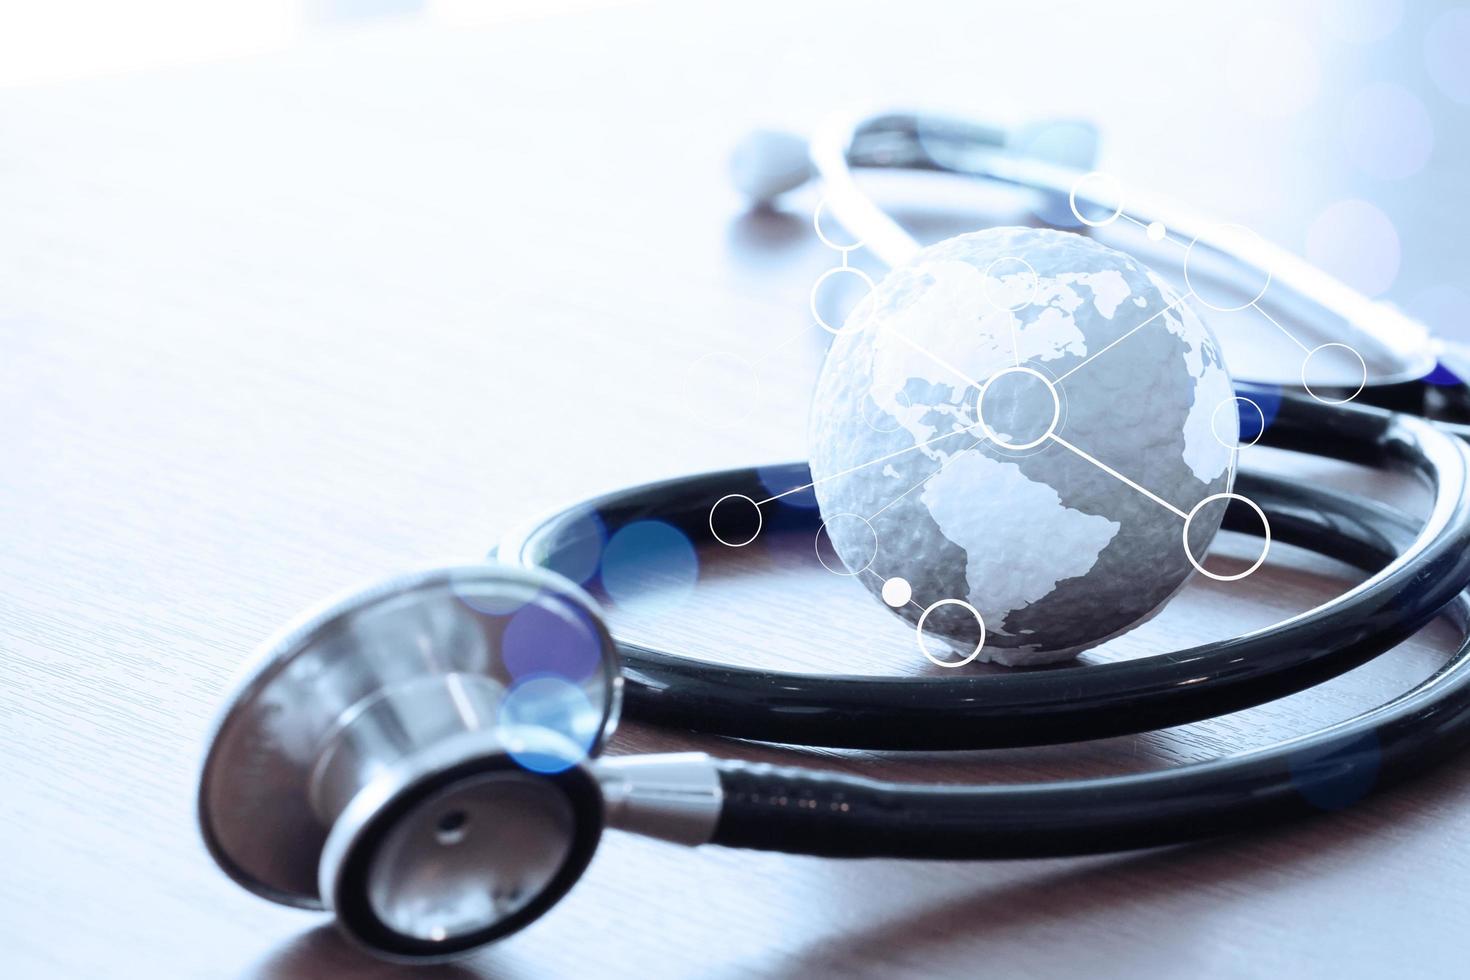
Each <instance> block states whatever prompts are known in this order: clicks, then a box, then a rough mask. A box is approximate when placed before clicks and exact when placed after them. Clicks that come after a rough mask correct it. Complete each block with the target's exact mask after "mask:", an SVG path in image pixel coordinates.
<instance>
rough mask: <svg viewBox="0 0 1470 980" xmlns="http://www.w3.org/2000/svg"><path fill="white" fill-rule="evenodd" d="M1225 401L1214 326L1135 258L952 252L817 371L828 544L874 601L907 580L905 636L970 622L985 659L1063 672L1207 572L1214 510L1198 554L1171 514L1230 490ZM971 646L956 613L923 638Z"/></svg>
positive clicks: (818, 453)
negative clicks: (1199, 563) (1203, 565)
mask: <svg viewBox="0 0 1470 980" xmlns="http://www.w3.org/2000/svg"><path fill="white" fill-rule="evenodd" d="M1028 266H1029V268H1028ZM1033 270H1034V271H1033ZM1018 367H1019V368H1020V369H1021V370H1017V368H1018ZM982 389H984V397H983V422H982V420H981V407H982V398H981V392H982ZM1233 396H1234V392H1233V390H1232V388H1231V383H1230V377H1229V374H1228V373H1227V372H1226V370H1225V366H1224V363H1223V362H1222V360H1221V356H1220V350H1219V345H1218V343H1217V342H1216V339H1215V337H1214V335H1213V334H1212V333H1211V331H1210V330H1209V328H1208V327H1207V326H1206V325H1205V323H1204V322H1203V321H1202V320H1201V319H1200V317H1199V315H1198V314H1197V313H1196V311H1195V310H1194V309H1193V308H1192V307H1191V305H1190V304H1189V303H1188V302H1186V301H1183V300H1182V299H1181V296H1180V294H1179V292H1178V291H1177V290H1175V289H1174V288H1173V287H1172V286H1170V285H1169V284H1168V283H1167V282H1166V281H1164V280H1163V279H1162V278H1161V277H1159V276H1158V275H1157V274H1155V273H1154V272H1153V271H1152V270H1150V269H1148V268H1146V267H1145V266H1143V265H1141V264H1140V263H1139V262H1137V261H1136V260H1134V259H1133V258H1132V257H1130V256H1128V255H1126V254H1124V253H1122V252H1119V251H1116V250H1114V249H1110V248H1107V247H1105V246H1103V245H1100V244H1098V243H1097V242H1094V241H1092V240H1091V239H1088V238H1085V237H1082V236H1080V235H1074V234H1070V233H1067V232H1059V231H1051V230H1043V229H1031V228H996V229H990V230H987V231H981V232H976V233H974V234H968V235H961V236H959V237H957V238H952V239H949V240H947V241H944V242H941V243H939V244H937V245H934V246H931V247H929V248H926V249H924V250H923V251H921V252H920V253H919V254H918V256H917V257H916V258H915V259H914V260H913V261H912V262H910V263H908V264H907V265H905V266H902V267H900V268H897V269H895V270H893V271H892V272H891V273H890V274H889V275H888V276H887V278H886V279H884V281H883V282H882V283H881V284H880V285H879V286H878V287H877V288H876V289H875V290H874V291H873V292H872V293H871V294H870V295H869V296H868V297H867V298H866V299H865V300H864V301H863V302H862V303H861V304H860V305H859V306H858V307H857V308H856V309H854V310H853V312H852V314H851V315H850V316H849V318H848V320H847V323H846V324H845V325H844V327H843V328H842V330H841V332H840V333H839V334H838V336H837V337H836V338H835V340H834V342H833V344H832V347H831V350H830V351H829V352H828V354H827V359H826V362H825V363H824V365H823V368H822V372H821V376H820V378H819V380H818V383H817V388H816V392H815V395H814V398H813V403H812V413H811V423H810V431H809V442H810V457H811V468H812V479H813V480H814V481H816V492H817V499H818V502H819V504H820V506H821V512H822V517H823V520H824V522H825V526H824V530H823V532H822V533H823V534H824V535H825V536H826V537H827V538H829V539H830V543H831V546H832V547H833V548H834V549H835V551H836V553H837V555H838V557H840V558H841V560H842V562H843V563H844V564H845V565H846V566H847V568H848V569H849V570H850V571H852V572H857V573H859V574H857V576H856V577H857V579H858V580H859V581H862V582H863V584H864V585H865V586H866V587H867V588H868V589H869V590H870V591H872V592H873V594H874V595H875V596H877V595H880V591H881V589H882V586H883V583H884V582H885V581H887V580H889V579H891V578H894V577H901V578H903V579H905V580H907V582H908V583H909V585H910V586H911V588H912V598H911V599H910V601H908V602H906V603H903V604H902V605H900V606H899V607H898V608H895V609H894V610H893V611H894V612H895V613H897V614H898V615H899V616H902V617H903V618H905V619H907V620H909V621H910V622H911V623H914V624H917V623H918V622H919V620H920V617H921V616H923V614H924V611H925V609H926V608H928V607H930V606H931V605H933V604H934V603H936V602H940V601H941V600H948V599H958V600H963V601H964V602H965V603H968V604H970V605H971V606H973V607H974V610H975V611H976V612H978V614H979V616H980V617H981V619H982V620H983V623H984V643H983V645H982V646H981V652H980V654H979V656H978V658H977V659H981V660H994V661H997V662H1000V663H1005V664H1033V663H1043V662H1048V661H1055V660H1061V659H1066V658H1068V657H1072V656H1075V655H1076V654H1077V653H1079V652H1081V651H1082V650H1085V649H1088V648H1089V647H1093V646H1096V645H1098V644H1100V643H1102V642H1104V641H1106V640H1108V639H1110V638H1112V637H1114V636H1117V635H1119V634H1120V633H1123V632H1125V631H1127V630H1129V629H1132V628H1133V627H1135V626H1137V625H1139V624H1140V623H1142V622H1144V621H1146V620H1147V619H1149V618H1150V617H1151V616H1153V615H1155V614H1156V613H1157V612H1158V611H1159V610H1160V609H1161V608H1162V607H1163V605H1164V604H1165V603H1166V602H1167V601H1168V599H1169V598H1170V597H1171V596H1172V595H1174V593H1175V592H1177V591H1178V590H1179V589H1180V588H1181V587H1182V586H1183V585H1184V583H1185V582H1186V581H1187V580H1188V579H1189V577H1190V575H1191V573H1192V572H1193V570H1194V567H1195V566H1194V564H1193V562H1192V561H1191V558H1190V554H1193V555H1194V556H1196V557H1197V558H1202V556H1203V555H1204V554H1205V552H1206V550H1207V549H1208V547H1209V544H1210V541H1211V539H1212V538H1213V536H1214V534H1215V532H1216V530H1217V529H1218V526H1219V521H1220V518H1221V517H1222V516H1223V512H1224V508H1223V506H1219V507H1213V508H1207V509H1201V511H1200V513H1199V514H1198V515H1197V516H1196V517H1195V518H1194V519H1192V520H1190V521H1189V522H1188V528H1189V542H1188V544H1189V548H1190V553H1186V551H1185V541H1184V530H1185V527H1186V521H1185V520H1184V518H1183V517H1182V516H1181V514H1187V513H1188V512H1190V511H1191V509H1192V508H1194V507H1195V505H1196V504H1197V503H1199V502H1201V501H1203V500H1204V499H1205V498H1206V497H1209V496H1211V495H1214V494H1218V493H1222V492H1226V491H1228V490H1229V489H1230V487H1231V483H1232V480H1233V478H1234V468H1233V463H1234V448H1235V436H1236V433H1237V426H1238V421H1237V415H1236V407H1235V401H1234V397H1233ZM1018 447H1025V448H1018ZM1079 451H1080V452H1079ZM1083 453H1085V454H1086V456H1087V457H1091V458H1090V459H1088V458H1084V456H1083V455H1082V454H1083ZM884 457H889V458H887V459H884ZM873 460H882V462H881V463H877V464H874V465H868V466H864V465H863V464H864V463H868V462H870V461H873ZM855 467H860V468H857V469H854V468H855ZM1109 469H1111V470H1112V471H1113V472H1111V473H1110V472H1109ZM847 470H853V472H851V473H844V471H847ZM1120 476H1121V477H1126V478H1127V480H1129V481H1132V484H1134V485H1130V484H1129V483H1128V482H1125V481H1124V480H1123V479H1120ZM1135 485H1136V487H1138V488H1142V490H1140V489H1136V488H1135ZM1144 491H1147V492H1144ZM1150 494H1152V497H1151V496H1150ZM1154 498H1157V499H1154ZM1171 508H1172V509H1171ZM981 635H982V634H981V627H980V623H979V622H977V621H976V618H975V615H974V614H973V613H971V612H970V611H969V610H967V609H965V608H964V607H963V606H962V605H960V604H958V603H947V604H945V605H943V606H940V607H936V608H934V609H933V610H932V611H931V612H930V614H929V615H928V616H927V617H926V618H925V622H924V629H923V633H922V635H921V637H920V642H921V643H930V644H933V645H935V646H939V645H941V644H942V645H947V646H949V647H950V648H951V649H952V650H953V651H955V652H956V654H957V655H958V656H961V657H963V656H965V655H967V654H968V653H971V652H973V650H974V649H975V647H976V646H977V644H979V641H980V637H981Z"/></svg>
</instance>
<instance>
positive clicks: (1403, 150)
mask: <svg viewBox="0 0 1470 980" xmlns="http://www.w3.org/2000/svg"><path fill="white" fill-rule="evenodd" d="M1342 146H1343V153H1344V154H1345V155H1346V156H1347V158H1348V159H1349V160H1351V161H1352V162H1353V163H1354V164H1355V165H1356V166H1357V167H1358V169H1359V170H1361V171H1363V172H1364V173H1365V174H1367V175H1368V176H1370V177H1377V178H1379V179H1380V180H1402V179H1403V178H1405V177H1412V176H1413V175H1414V174H1416V173H1418V172H1419V171H1420V170H1423V169H1424V165H1425V164H1426V163H1428V162H1429V155H1430V153H1431V152H1432V151H1433V149H1434V122H1433V120H1431V119H1430V117H1429V110H1428V109H1426V108H1424V103H1423V102H1421V101H1419V97H1418V96H1416V95H1415V94H1414V93H1413V92H1410V91H1409V90H1408V89H1406V88H1404V87H1403V86H1402V85H1398V84H1395V83H1393V82H1382V83H1378V84H1374V85H1368V86H1365V87H1364V88H1362V89H1361V90H1359V91H1358V92H1357V93H1356V94H1355V95H1353V96H1352V98H1350V99H1349V100H1348V103H1347V106H1346V108H1345V109H1344V110H1343V115H1342Z"/></svg>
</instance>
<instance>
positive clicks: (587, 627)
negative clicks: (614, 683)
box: [500, 593, 605, 683]
mask: <svg viewBox="0 0 1470 980" xmlns="http://www.w3.org/2000/svg"><path fill="white" fill-rule="evenodd" d="M604 654H605V651H604V650H603V647H602V636H601V634H600V633H599V632H598V631H597V629H596V627H595V626H594V625H593V624H592V623H590V622H589V621H588V620H587V614H586V613H585V612H583V611H582V610H580V609H577V608H575V607H572V606H570V605H568V604H567V603H566V602H565V601H558V600H557V599H556V598H555V597H554V596H548V595H547V594H545V593H542V594H541V595H540V596H538V597H537V600H536V601H532V602H527V603H525V604H524V605H522V606H521V608H520V609H518V610H516V611H515V612H514V613H513V614H512V615H511V616H510V617H509V619H508V620H507V621H506V624H505V632H504V633H503V634H501V638H500V657H501V662H502V663H504V664H505V670H506V673H508V674H509V675H510V676H511V679H512V680H518V679H520V678H523V677H532V676H541V675H546V676H552V677H560V678H562V679H563V680H566V681H570V682H572V683H581V682H583V681H585V680H587V679H588V678H590V677H592V676H593V675H594V674H596V673H597V672H598V671H600V670H601V669H602V666H603V657H604Z"/></svg>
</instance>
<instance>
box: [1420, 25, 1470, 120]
mask: <svg viewBox="0 0 1470 980" xmlns="http://www.w3.org/2000/svg"><path fill="white" fill-rule="evenodd" d="M1467 51H1470V6H1467V7H1455V8H1453V9H1451V10H1446V11H1445V12H1444V13H1442V14H1440V15H1439V16H1438V17H1436V18H1435V19H1434V20H1433V21H1432V22H1431V23H1430V25H1429V30H1428V31H1426V32H1425V34H1424V67H1425V68H1426V69H1427V70H1428V71H1429V77H1430V78H1432V79H1434V84H1435V85H1437V86H1439V90H1440V91H1441V92H1443V93H1444V94H1445V95H1446V96H1448V97H1449V98H1451V99H1453V100H1454V101H1456V102H1459V103H1461V104H1462V105H1470V58H1467V57H1466V55H1465V52H1467Z"/></svg>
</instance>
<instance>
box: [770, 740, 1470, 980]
mask: <svg viewBox="0 0 1470 980" xmlns="http://www.w3.org/2000/svg"><path fill="white" fill-rule="evenodd" d="M1466 799H1470V772H1465V771H1463V770H1457V769H1454V768H1453V767H1445V768H1442V769H1439V770H1436V771H1435V772H1433V773H1430V774H1426V775H1425V776H1424V777H1422V778H1420V779H1417V780H1415V781H1414V782H1413V783H1412V784H1411V785H1407V786H1404V787H1400V788H1399V789H1398V790H1397V791H1396V792H1395V793H1393V794H1390V795H1384V796H1380V797H1378V798H1376V799H1374V800H1370V801H1368V802H1366V803H1363V804H1361V805H1359V806H1358V807H1357V808H1355V810H1354V812H1355V813H1356V814H1358V817H1357V819H1355V820H1353V821H1346V820H1330V819H1329V820H1322V819H1319V818H1310V819H1307V820H1303V821H1298V822H1296V823H1291V824H1283V825H1280V826H1276V827H1271V828H1267V829H1257V830H1254V831H1252V832H1251V833H1250V834H1249V835H1247V836H1242V837H1225V838H1217V839H1214V840H1210V841H1202V842H1199V843H1194V844H1185V845H1179V846H1175V847H1167V848H1156V849H1153V850H1147V851H1139V852H1133V853H1126V854H1112V855H1100V856H1097V857H1085V858H1073V859H1061V860H1060V861H1059V860H1056V859H1052V860H1046V861H1038V862H1032V865H1033V867H1034V868H1035V873H1027V870H1029V869H1027V870H1023V871H1022V872H1021V873H1019V874H1017V875H1015V876H1013V877H1011V878H1009V879H1008V880H1006V881H1003V882H1000V883H996V882H994V881H993V880H991V881H987V884H986V885H984V886H982V887H981V888H979V889H978V890H975V891H972V892H969V893H968V894H961V895H957V896H952V897H951V898H949V899H948V900H945V901H941V902H938V903H934V904H928V905H925V906H923V907H921V908H917V909H915V910H913V911H912V912H905V913H901V914H898V915H895V916H893V917H891V918H887V919H885V918H884V917H883V916H882V915H881V913H878V912H876V911H875V912H874V913H873V914H868V915H859V916H854V917H853V918H854V921H861V922H862V927H861V928H860V929H858V930H855V931H853V932H851V933H843V934H839V935H833V934H828V935H826V936H824V937H823V938H822V939H821V940H819V941H817V942H814V943H812V944H810V945H809V946H808V947H807V948H805V949H804V950H801V951H799V952H797V953H796V954H795V955H794V956H793V958H792V959H790V960H786V961H783V963H782V964H781V969H782V972H783V973H787V974H789V975H792V976H796V975H810V976H827V975H832V976H843V975H848V974H851V973H853V972H854V971H857V970H860V969H862V968H867V969H871V968H872V966H873V964H874V963H875V962H881V961H882V958H883V957H884V956H885V955H887V954H889V953H891V951H892V950H893V949H895V948H902V949H903V950H904V952H905V956H906V958H908V957H912V958H922V957H924V956H925V955H926V952H927V953H929V954H932V955H934V956H936V958H937V956H938V953H939V951H940V950H942V949H943V948H944V947H945V946H956V947H959V948H961V949H964V950H973V949H975V948H976V947H977V945H978V946H979V947H980V948H984V944H985V943H986V941H987V937H1003V936H1006V935H1016V934H1018V930H1019V931H1020V934H1025V930H1027V929H1028V928H1038V927H1042V926H1045V925H1047V924H1050V923H1059V922H1067V921H1069V920H1070V921H1076V922H1078V923H1079V928H1085V926H1083V925H1082V924H1081V923H1082V922H1083V920H1089V919H1090V920H1092V921H1093V922H1095V917H1096V916H1104V915H1105V916H1107V917H1108V920H1109V922H1110V923H1112V924H1113V925H1114V926H1115V927H1117V928H1124V927H1125V926H1126V923H1125V917H1126V915H1127V914H1128V913H1129V911H1130V910H1132V909H1134V908H1138V909H1140V910H1142V909H1143V908H1145V907H1153V908H1154V909H1155V910H1157V911H1156V912H1155V913H1154V914H1157V915H1163V914H1167V915H1168V917H1169V928H1168V929H1161V930H1155V931H1153V932H1152V933H1151V939H1150V949H1151V951H1152V952H1153V953H1155V954H1157V955H1158V956H1160V957H1168V956H1170V955H1171V954H1170V950H1171V949H1179V950H1181V951H1188V950H1190V949H1196V948H1198V943H1199V937H1198V935H1197V933H1196V932H1195V931H1193V930H1191V929H1190V928H1189V922H1190V918H1191V917H1192V916H1196V917H1197V916H1199V915H1203V914H1207V913H1208V911H1209V910H1210V909H1212V908H1217V907H1218V900H1217V899H1214V898H1211V897H1210V896H1220V895H1235V894H1241V893H1243V892H1244V891H1246V890H1247V886H1249V885H1250V884H1251V883H1253V882H1257V883H1260V887H1265V886H1266V884H1268V883H1269V882H1275V881H1280V880H1281V879H1282V878H1283V877H1287V876H1291V875H1294V874H1303V875H1304V874H1307V873H1308V872H1309V870H1310V867H1311V866H1312V865H1314V864H1315V865H1316V866H1318V867H1327V866H1333V865H1341V863H1342V862H1343V860H1344V853H1343V852H1346V851H1348V849H1349V848H1361V847H1365V846H1366V847H1373V848H1377V849H1380V850H1381V849H1386V848H1391V847H1394V846H1397V847H1399V848H1403V847H1405V846H1407V845H1406V843H1405V842H1406V841H1407V840H1408V839H1409V836H1410V835H1411V834H1412V833H1413V831H1414V830H1416V829H1417V828H1419V827H1420V826H1423V825H1429V824H1432V823H1433V822H1434V821H1435V820H1436V819H1438V817H1437V816H1436V814H1438V813H1443V812H1446V811H1447V810H1449V809H1451V808H1453V807H1455V806H1463V805H1464V801H1465V800H1466ZM1242 851H1249V852H1250V853H1245V854H1243V853H1242ZM1059 863H1061V865H1062V866H1061V867H1057V865H1058V864H1059ZM993 867H994V865H993V864H991V865H980V866H978V867H977V869H976V873H977V874H978V875H980V876H982V877H988V876H989V874H990V873H991V870H990V869H993ZM855 870H856V873H857V875H858V876H867V875H871V876H872V878H869V879H866V886H865V885H864V884H862V883H860V882H859V879H858V878H856V877H855V878H853V879H849V880H848V882H847V884H848V885H850V886H851V887H847V888H845V889H844V894H847V895H880V896H881V895H891V894H895V893H902V892H903V891H904V890H905V889H904V887H903V885H902V883H900V882H897V881H893V880H887V879H889V878H890V877H891V876H894V875H895V866H894V865H893V864H891V863H887V862H882V863H873V864H869V865H865V866H863V867H860V868H858V869H855ZM873 879H877V880H873ZM1324 887H1325V886H1324ZM1202 890H1204V891H1207V892H1208V894H1207V895H1206V896H1205V897H1204V898H1202V899H1201V900H1200V901H1199V902H1197V903H1194V904H1191V903H1188V902H1180V901H1175V899H1176V898H1178V897H1186V898H1187V897H1188V896H1190V895H1195V894H1199V893H1200V892H1201V891H1202ZM1104 896H1105V900H1104V901H1100V900H1099V899H1100V897H1104ZM1165 908H1167V910H1168V911H1167V913H1164V912H1163V911H1162V910H1163V909H1165ZM1339 912H1340V909H1339ZM1094 928H1095V927H1094ZM1175 963H1176V965H1177V966H1178V967H1179V969H1181V970H1182V971H1186V972H1187V971H1188V969H1189V961H1188V960H1187V959H1183V960H1178V961H1175Z"/></svg>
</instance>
